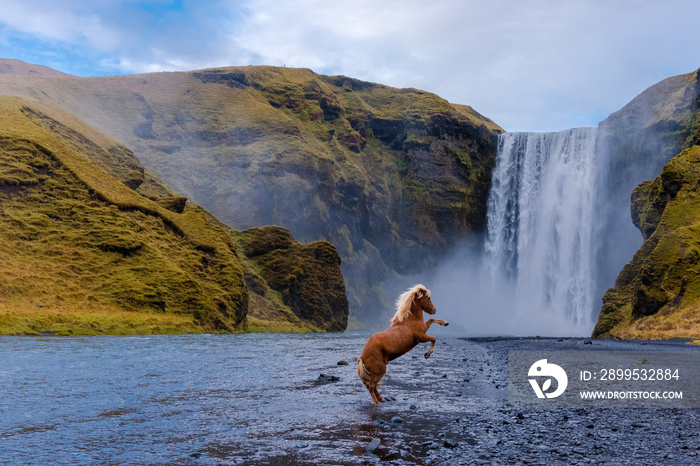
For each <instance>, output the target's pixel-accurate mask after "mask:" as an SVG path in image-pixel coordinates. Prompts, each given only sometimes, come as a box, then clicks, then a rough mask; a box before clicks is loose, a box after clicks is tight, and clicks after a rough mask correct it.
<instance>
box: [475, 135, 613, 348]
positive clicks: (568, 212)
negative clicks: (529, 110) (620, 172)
mask: <svg viewBox="0 0 700 466" xmlns="http://www.w3.org/2000/svg"><path fill="white" fill-rule="evenodd" d="M596 135H597V130H596V128H576V129H571V130H567V131H562V132H558V133H505V134H502V135H501V136H499V141H498V157H497V160H496V167H495V169H494V173H493V177H492V187H491V192H490V196H489V204H488V237H487V240H486V244H485V253H486V256H485V263H484V265H485V267H486V268H487V269H488V272H489V274H490V277H491V279H492V284H493V286H494V287H495V288H496V289H499V290H500V291H501V293H505V294H508V295H510V296H511V298H512V301H511V302H512V306H513V307H514V308H515V309H514V311H515V312H514V315H513V319H514V320H513V322H512V324H514V325H515V328H516V331H517V329H519V330H520V331H522V332H524V333H535V334H541V335H544V334H569V335H574V334H586V333H589V332H590V330H591V328H592V322H591V318H592V313H593V308H594V288H595V263H594V261H595V251H594V247H595V244H594V231H595V222H596V217H595V206H596V199H595V196H596V192H597V189H598V185H597V182H598V179H597V178H598V177H597V175H598V173H599V170H598V164H599V160H598V157H597V155H596ZM509 301H510V300H509ZM595 304H598V303H597V301H596V302H595Z"/></svg>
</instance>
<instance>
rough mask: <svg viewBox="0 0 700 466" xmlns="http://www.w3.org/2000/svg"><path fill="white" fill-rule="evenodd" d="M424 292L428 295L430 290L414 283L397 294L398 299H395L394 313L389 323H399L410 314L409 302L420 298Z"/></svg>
mask: <svg viewBox="0 0 700 466" xmlns="http://www.w3.org/2000/svg"><path fill="white" fill-rule="evenodd" d="M424 294H425V295H427V296H430V290H428V289H427V288H426V287H425V286H423V285H414V286H413V287H411V288H409V289H408V290H406V291H405V292H404V293H403V294H402V295H401V296H399V299H398V300H397V301H396V314H394V317H392V318H391V323H392V324H393V323H394V322H399V323H401V322H403V321H404V320H405V319H406V317H408V316H409V315H411V304H412V303H413V300H414V299H416V298H418V299H420V298H422V297H423V295H424Z"/></svg>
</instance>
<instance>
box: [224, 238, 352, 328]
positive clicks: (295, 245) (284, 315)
mask: <svg viewBox="0 0 700 466" xmlns="http://www.w3.org/2000/svg"><path fill="white" fill-rule="evenodd" d="M231 235H232V238H233V239H234V240H235V241H236V242H237V244H238V245H239V247H240V249H241V250H242V251H243V252H244V254H245V258H244V259H243V261H244V264H245V266H246V274H247V276H250V277H251V279H250V281H249V283H250V284H249V287H250V289H251V291H252V292H253V293H255V294H256V295H257V299H253V300H252V301H253V305H252V306H251V309H250V311H249V315H250V316H251V317H253V318H256V319H257V320H256V321H255V322H257V323H256V324H254V325H255V326H257V327H259V326H260V322H261V321H267V322H271V321H276V322H277V324H274V323H273V324H271V328H277V327H278V325H279V323H281V322H285V321H286V323H285V328H288V329H289V328H292V327H296V328H298V329H299V330H300V331H307V330H308V329H322V330H324V331H332V332H339V331H343V330H345V328H346V327H347V322H348V320H347V319H348V301H347V297H346V295H345V285H344V282H343V275H342V272H341V270H340V257H339V256H338V253H337V252H336V250H335V247H333V246H332V245H331V244H330V243H328V242H326V241H317V242H314V243H310V244H301V243H299V242H297V241H296V240H294V239H293V238H292V236H291V235H290V234H289V232H288V231H287V230H285V229H283V228H280V227H276V226H268V227H256V228H250V229H248V230H244V231H242V232H233V231H232V232H231ZM321 290H322V291H321ZM249 325H251V324H249ZM257 327H256V328H257ZM249 328H251V327H250V326H249ZM285 331H290V330H285Z"/></svg>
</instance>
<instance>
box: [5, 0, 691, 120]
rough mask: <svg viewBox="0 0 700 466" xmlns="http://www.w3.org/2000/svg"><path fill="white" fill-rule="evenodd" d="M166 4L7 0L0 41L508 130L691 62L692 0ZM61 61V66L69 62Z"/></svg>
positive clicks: (620, 92) (599, 112) (638, 87)
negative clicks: (393, 92)
mask: <svg viewBox="0 0 700 466" xmlns="http://www.w3.org/2000/svg"><path fill="white" fill-rule="evenodd" d="M146 3H147V5H146ZM172 5H175V3H173V2H171V1H166V0H161V1H150V2H140V1H137V0H128V1H108V0H99V1H96V0H22V1H16V0H5V1H4V2H3V6H2V9H0V25H1V26H2V28H0V44H2V45H1V47H2V48H3V49H5V50H9V52H10V53H9V54H8V52H7V51H6V52H4V53H3V54H4V55H5V56H11V52H12V50H11V48H10V47H11V44H12V40H11V37H12V36H13V35H15V36H21V37H22V38H23V40H25V42H26V41H27V40H28V38H30V39H31V38H35V39H36V40H37V41H38V42H37V44H38V45H37V49H39V50H38V51H37V52H36V53H35V55H36V56H40V55H42V54H43V55H44V56H46V55H48V54H50V53H54V54H55V55H56V56H58V57H60V56H66V57H69V56H70V54H74V55H75V54H78V55H79V58H80V60H81V63H83V65H82V68H81V70H82V69H87V67H88V66H92V67H94V71H93V73H100V72H105V71H106V72H112V71H118V72H122V73H133V72H148V71H163V70H185V69H195V68H205V67H212V66H223V65H247V64H273V65H283V64H284V65H287V66H299V67H307V68H311V69H313V70H315V71H317V72H320V73H327V74H345V75H349V76H353V77H357V78H360V79H365V80H370V81H375V82H381V83H384V84H389V85H394V86H398V87H417V88H421V89H425V90H427V91H431V92H435V93H437V94H439V95H441V96H442V97H445V98H447V99H448V100H450V101H452V102H456V103H464V104H469V105H472V106H474V107H475V108H476V109H477V110H478V111H480V112H481V113H483V114H485V115H487V116H489V117H490V118H493V119H494V120H495V121H496V122H498V123H499V124H501V125H502V126H503V127H504V128H506V129H508V130H556V129H564V128H568V127H573V126H580V125H592V124H595V123H597V121H598V120H600V119H602V118H604V117H605V116H607V114H609V113H611V112H613V111H615V110H617V109H619V108H620V107H622V106H623V105H624V104H625V103H626V102H627V101H629V100H630V99H631V98H633V97H634V96H635V95H636V94H637V93H639V92H641V91H642V90H643V89H644V88H646V87H648V86H650V85H652V84H654V83H655V82H657V81H659V80H661V79H663V78H665V77H668V76H672V75H675V74H679V73H683V72H689V71H692V70H694V69H696V68H697V67H698V66H700V50H698V48H697V47H695V43H696V42H697V41H696V39H695V33H694V31H695V24H694V23H695V22H696V18H698V17H700V3H698V2H696V1H695V0H669V1H666V2H652V1H639V0H637V1H635V0H616V1H604V0H589V1H578V2H577V1H564V0H532V1H528V2H523V1H520V0H494V1H491V2H484V1H480V0H433V1H431V2H429V3H427V2H425V1H423V0H384V1H382V2H376V1H374V0H354V1H348V0H334V1H328V0H297V1H285V0H245V1H237V0H200V1H197V0H183V2H182V3H181V5H182V7H181V8H175V9H172V8H170V7H171V6H172ZM8 44H9V45H8ZM62 54H63V55H62ZM25 55H26V53H25ZM17 58H19V57H17ZM74 61H76V59H74ZM87 61H90V63H87ZM71 66H73V67H75V63H66V67H67V68H68V71H69V72H70V67H71ZM100 67H102V71H101V70H100ZM61 70H62V71H66V68H62V69H61ZM83 74H84V73H83Z"/></svg>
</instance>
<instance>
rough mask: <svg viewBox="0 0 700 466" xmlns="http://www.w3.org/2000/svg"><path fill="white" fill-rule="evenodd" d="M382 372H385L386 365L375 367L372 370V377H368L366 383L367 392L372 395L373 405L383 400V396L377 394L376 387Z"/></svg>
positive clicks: (382, 374) (382, 375)
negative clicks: (367, 382)
mask: <svg viewBox="0 0 700 466" xmlns="http://www.w3.org/2000/svg"><path fill="white" fill-rule="evenodd" d="M384 374H386V367H381V368H379V367H378V368H375V370H374V371H372V378H371V379H370V381H369V384H368V385H367V389H368V390H369V393H370V395H371V396H372V404H373V405H376V404H377V403H380V402H382V401H384V397H382V395H380V394H379V390H378V389H377V387H378V386H379V381H380V380H382V377H384Z"/></svg>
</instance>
